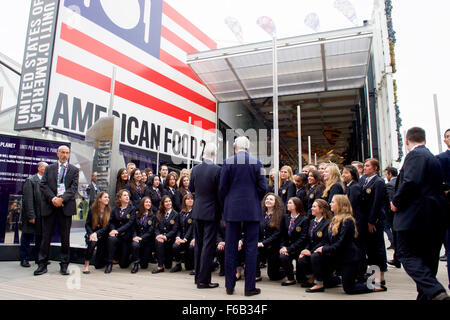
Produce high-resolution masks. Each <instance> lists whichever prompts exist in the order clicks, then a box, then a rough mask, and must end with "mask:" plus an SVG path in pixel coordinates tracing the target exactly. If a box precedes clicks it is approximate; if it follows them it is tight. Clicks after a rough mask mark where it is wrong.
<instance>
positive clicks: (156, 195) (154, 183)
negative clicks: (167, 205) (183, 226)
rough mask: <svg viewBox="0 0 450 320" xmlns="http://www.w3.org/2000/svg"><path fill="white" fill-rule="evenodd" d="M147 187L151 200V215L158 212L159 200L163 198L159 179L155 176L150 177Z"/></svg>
mask: <svg viewBox="0 0 450 320" xmlns="http://www.w3.org/2000/svg"><path fill="white" fill-rule="evenodd" d="M148 182H149V184H148V185H149V186H148V189H147V190H148V192H147V193H148V196H149V197H150V199H151V200H152V210H153V214H155V215H156V214H157V213H158V210H159V204H160V202H161V198H162V197H163V193H162V192H161V188H160V178H159V176H157V175H154V176H152V177H150V180H149V181H148Z"/></svg>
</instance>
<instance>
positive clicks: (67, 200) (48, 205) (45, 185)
mask: <svg viewBox="0 0 450 320" xmlns="http://www.w3.org/2000/svg"><path fill="white" fill-rule="evenodd" d="M58 171H59V161H58V162H56V163H53V164H50V165H48V166H47V167H46V168H45V171H44V175H43V177H42V180H41V184H40V187H41V193H42V200H43V201H42V207H41V216H43V217H45V216H49V215H51V214H52V213H53V212H54V209H56V207H55V206H54V205H53V203H52V199H53V198H54V197H56V195H57V193H58V191H57V188H58V181H57V180H58ZM78 175H79V170H78V168H77V167H75V166H73V165H71V164H69V166H68V168H67V172H66V178H65V180H64V185H65V187H66V192H65V193H64V194H63V195H62V198H63V204H64V207H62V209H63V212H64V215H66V216H72V215H75V214H76V213H77V208H76V204H75V195H76V194H77V192H78Z"/></svg>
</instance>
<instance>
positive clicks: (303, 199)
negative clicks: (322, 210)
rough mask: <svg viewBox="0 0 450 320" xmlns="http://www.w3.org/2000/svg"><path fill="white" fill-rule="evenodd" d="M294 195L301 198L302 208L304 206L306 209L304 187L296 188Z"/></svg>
mask: <svg viewBox="0 0 450 320" xmlns="http://www.w3.org/2000/svg"><path fill="white" fill-rule="evenodd" d="M295 196H296V197H297V198H299V199H300V200H302V204H303V208H305V211H306V187H305V186H303V187H301V188H300V189H297V191H296V193H295Z"/></svg>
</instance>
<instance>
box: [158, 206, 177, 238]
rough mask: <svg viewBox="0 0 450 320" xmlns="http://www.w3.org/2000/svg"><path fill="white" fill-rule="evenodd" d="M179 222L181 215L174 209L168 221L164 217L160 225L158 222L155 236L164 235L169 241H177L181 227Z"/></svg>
mask: <svg viewBox="0 0 450 320" xmlns="http://www.w3.org/2000/svg"><path fill="white" fill-rule="evenodd" d="M179 220H180V215H179V214H178V212H176V211H175V210H173V209H172V211H171V212H170V214H169V217H168V219H167V220H166V219H165V218H164V217H162V218H161V221H160V222H159V223H158V222H156V229H155V236H159V235H160V234H162V235H163V236H166V237H167V241H173V240H175V237H176V235H177V233H178V226H179V225H180V221H179Z"/></svg>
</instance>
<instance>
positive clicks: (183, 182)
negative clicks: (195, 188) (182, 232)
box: [175, 169, 192, 210]
mask: <svg viewBox="0 0 450 320" xmlns="http://www.w3.org/2000/svg"><path fill="white" fill-rule="evenodd" d="M184 170H186V169H184ZM187 194H192V193H191V191H190V190H189V177H188V176H186V175H185V176H181V177H180V183H179V184H178V189H177V191H176V192H175V201H176V203H177V204H176V206H175V207H176V208H180V210H181V207H182V202H183V197H184V196H185V195H187Z"/></svg>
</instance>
